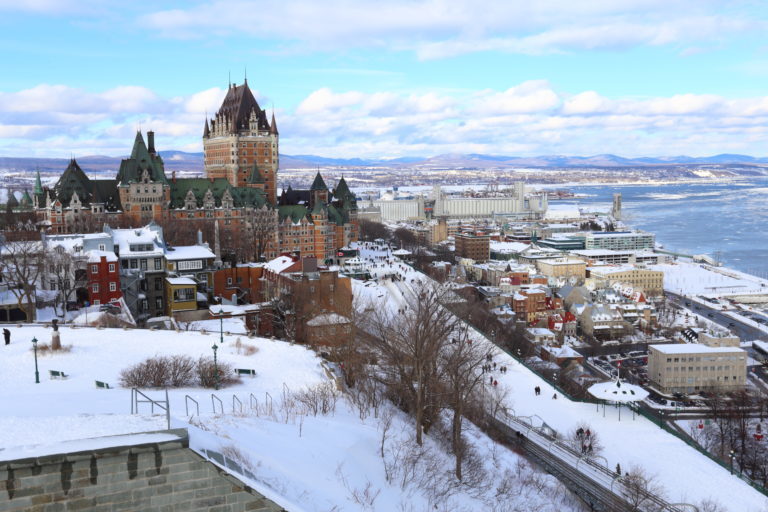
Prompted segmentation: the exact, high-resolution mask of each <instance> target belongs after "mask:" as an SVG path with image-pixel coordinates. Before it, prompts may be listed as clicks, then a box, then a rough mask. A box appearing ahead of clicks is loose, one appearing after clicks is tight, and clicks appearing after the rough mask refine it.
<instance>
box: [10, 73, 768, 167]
mask: <svg viewBox="0 0 768 512" xmlns="http://www.w3.org/2000/svg"><path fill="white" fill-rule="evenodd" d="M225 94H226V90H222V89H218V88H212V89H207V90H203V91H199V92H197V93H194V94H190V95H188V96H179V97H171V98H166V97H162V96H159V95H157V94H155V93H154V92H153V91H151V90H148V89H146V88H143V87H134V86H121V87H116V88H113V89H110V90H107V91H102V92H89V91H85V90H83V89H75V88H70V87H65V86H61V85H48V84H42V85H38V86H36V87H33V88H30V89H26V90H22V91H17V92H11V93H0V137H2V140H0V154H2V155H16V156H30V155H39V156H62V155H69V154H71V153H75V154H79V155H84V154H93V153H100V154H113V155H120V154H125V153H127V152H128V150H129V149H130V144H131V143H132V140H133V134H134V133H135V130H136V129H137V128H138V127H139V126H141V127H142V128H143V129H153V130H155V132H156V133H157V145H158V148H159V149H161V150H163V149H184V150H194V151H200V150H201V138H200V137H201V135H202V128H203V116H204V114H205V112H206V111H207V112H208V115H209V116H210V115H212V114H213V113H214V112H215V111H216V110H217V109H218V106H219V105H220V103H221V100H222V99H223V96H224V95H225ZM277 119H278V123H279V126H280V133H281V135H282V138H281V151H282V152H283V153H287V154H301V153H304V154H306V153H315V154H320V155H325V156H339V157H355V156H357V157H387V156H402V155H426V156H428V155H434V154H439V153H456V152H482V153H495V154H524V155H533V154H582V155H583V154H597V153H606V152H610V153H616V154H620V155H625V156H637V155H646V156H656V155H670V154H680V153H685V154H691V155H703V154H712V153H718V152H722V151H729V152H733V151H738V152H743V153H748V154H754V155H758V156H763V155H765V154H766V153H767V152H766V150H765V148H766V147H768V96H762V97H755V98H737V99H733V98H727V97H723V96H716V95H696V94H680V95H674V96H668V97H650V98H608V97H605V96H602V95H600V94H599V93H598V92H596V91H580V92H579V91H574V92H561V91H555V90H554V89H553V88H552V87H551V85H550V84H549V83H548V82H546V81H541V80H536V81H528V82H523V83H520V84H517V85H514V86H512V87H510V88H508V89H506V90H503V91H496V90H482V91H477V92H461V93H452V94H448V93H445V92H437V91H432V92H424V93H422V94H399V93H395V92H392V91H379V92H374V93H365V92H361V91H354V90H350V91H337V90H333V89H330V88H321V89H318V90H316V91H314V92H312V93H310V94H308V95H307V96H306V97H305V98H304V99H303V101H301V102H299V104H298V105H296V106H295V107H293V108H288V109H286V110H284V111H278V113H277Z"/></svg>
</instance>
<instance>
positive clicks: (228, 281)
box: [227, 277, 232, 286]
mask: <svg viewBox="0 0 768 512" xmlns="http://www.w3.org/2000/svg"><path fill="white" fill-rule="evenodd" d="M227 286H232V278H231V277H228V278H227Z"/></svg>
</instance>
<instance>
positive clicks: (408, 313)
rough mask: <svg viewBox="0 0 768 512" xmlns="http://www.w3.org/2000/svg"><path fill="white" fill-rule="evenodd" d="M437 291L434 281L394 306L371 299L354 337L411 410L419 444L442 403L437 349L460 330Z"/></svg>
mask: <svg viewBox="0 0 768 512" xmlns="http://www.w3.org/2000/svg"><path fill="white" fill-rule="evenodd" d="M440 296H441V290H440V289H439V288H438V287H437V286H429V285H424V286H421V287H418V288H416V289H415V290H414V292H413V294H409V295H407V296H406V297H407V299H406V303H405V304H403V305H402V307H401V308H399V309H398V310H396V311H392V310H391V309H388V308H385V307H381V305H372V306H371V307H369V308H367V309H366V310H365V311H364V312H362V314H361V315H360V316H361V318H360V321H359V322H358V323H359V324H360V327H361V329H359V330H358V334H359V340H358V341H359V342H360V343H361V344H362V345H363V346H364V347H365V348H366V349H367V350H369V351H370V352H371V353H372V354H373V355H374V356H375V357H376V358H377V360H378V363H379V367H380V370H381V371H380V372H378V373H376V376H377V378H381V379H383V381H384V383H385V384H386V385H387V387H388V388H389V389H390V391H391V392H392V394H393V395H394V397H395V398H396V400H397V401H398V402H399V403H398V405H400V406H401V407H404V408H405V409H407V410H408V411H409V412H410V413H411V414H412V415H413V417H414V419H415V423H416V425H415V428H416V442H417V443H418V444H419V445H421V444H422V443H423V433H424V432H425V431H426V430H428V429H429V426H430V425H431V423H432V422H433V421H434V418H435V417H436V415H437V412H438V411H439V409H440V407H441V405H442V402H441V401H440V399H439V391H440V380H441V377H442V375H441V371H442V368H441V366H440V365H439V364H438V362H439V356H440V353H441V352H442V350H443V349H444V348H445V345H446V344H448V343H450V340H451V337H452V336H453V335H454V333H455V332H457V331H458V329H457V325H458V322H459V320H458V319H457V318H456V317H455V316H454V315H453V314H452V313H451V312H449V311H448V310H447V309H445V308H444V307H443V306H442V305H441V303H440ZM377 306H378V307H377Z"/></svg>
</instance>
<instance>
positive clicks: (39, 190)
mask: <svg viewBox="0 0 768 512" xmlns="http://www.w3.org/2000/svg"><path fill="white" fill-rule="evenodd" d="M33 193H34V194H35V195H36V196H39V195H40V194H42V193H43V182H42V180H40V168H39V167H38V169H37V176H36V177H35V188H34V189H33Z"/></svg>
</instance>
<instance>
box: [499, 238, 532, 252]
mask: <svg viewBox="0 0 768 512" xmlns="http://www.w3.org/2000/svg"><path fill="white" fill-rule="evenodd" d="M490 247H491V251H492V252H498V253H501V254H516V253H519V252H522V251H524V250H525V249H527V248H528V244H524V243H521V242H493V241H492V242H491V243H490Z"/></svg>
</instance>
